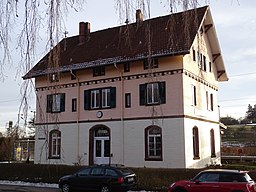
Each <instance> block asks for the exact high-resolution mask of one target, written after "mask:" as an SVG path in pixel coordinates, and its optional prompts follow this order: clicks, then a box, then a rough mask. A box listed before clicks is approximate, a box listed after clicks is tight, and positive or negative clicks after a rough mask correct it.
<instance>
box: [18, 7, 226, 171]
mask: <svg viewBox="0 0 256 192" xmlns="http://www.w3.org/2000/svg"><path fill="white" fill-rule="evenodd" d="M23 78H24V79H30V78H35V85H36V94H37V106H36V107H37V113H36V114H37V117H36V125H37V131H36V138H35V140H36V143H35V145H36V147H35V163H43V164H48V163H49V164H53V163H54V164H81V165H92V164H105V163H115V164H124V165H126V166H130V167H162V168H198V167H205V166H207V165H209V164H219V163H220V128H219V111H218V98H217V92H218V89H219V88H218V87H219V86H218V83H219V82H221V81H227V80H228V78H227V74H226V71H225V66H224V63H223V58H222V55H221V51H220V46H219V43H218V39H217V36H216V31H215V28H214V23H213V20H212V16H211V12H210V9H209V7H208V6H205V7H201V8H197V9H193V10H188V11H185V12H180V13H175V14H171V15H167V16H162V17H158V18H153V19H148V20H143V15H142V13H141V11H140V10H137V12H136V22H135V23H129V24H126V25H123V26H118V27H114V28H109V29H104V30H100V31H95V32H91V31H90V23H88V22H86V23H85V22H81V23H80V24H79V35H77V36H73V37H68V38H64V39H63V40H62V41H61V42H60V43H59V44H58V45H57V46H56V47H55V48H54V49H52V50H51V51H50V52H49V53H48V54H47V55H45V57H43V58H42V59H41V60H40V61H39V62H38V63H37V64H36V65H35V66H34V67H33V68H32V69H31V70H30V71H29V72H28V73H27V74H26V75H25V76H24V77H23Z"/></svg>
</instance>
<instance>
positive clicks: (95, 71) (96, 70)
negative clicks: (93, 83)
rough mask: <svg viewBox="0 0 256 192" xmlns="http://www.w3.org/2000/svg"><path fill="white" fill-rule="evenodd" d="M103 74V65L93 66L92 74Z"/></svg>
mask: <svg viewBox="0 0 256 192" xmlns="http://www.w3.org/2000/svg"><path fill="white" fill-rule="evenodd" d="M102 75H105V67H104V66H98V67H94V68H93V76H94V77H96V76H102Z"/></svg>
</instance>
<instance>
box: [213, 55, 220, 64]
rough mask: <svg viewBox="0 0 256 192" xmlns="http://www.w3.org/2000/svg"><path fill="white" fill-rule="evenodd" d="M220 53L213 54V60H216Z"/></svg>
mask: <svg viewBox="0 0 256 192" xmlns="http://www.w3.org/2000/svg"><path fill="white" fill-rule="evenodd" d="M220 55H221V54H220V53H216V54H213V55H212V58H213V62H215V61H216V59H217V58H218V57H219V56H220Z"/></svg>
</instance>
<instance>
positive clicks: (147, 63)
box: [144, 58, 158, 70]
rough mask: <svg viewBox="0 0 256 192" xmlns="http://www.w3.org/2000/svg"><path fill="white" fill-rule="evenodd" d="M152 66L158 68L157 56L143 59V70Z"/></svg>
mask: <svg viewBox="0 0 256 192" xmlns="http://www.w3.org/2000/svg"><path fill="white" fill-rule="evenodd" d="M153 68H158V59H157V58H153V59H150V58H148V59H145V60H144V70H146V69H153Z"/></svg>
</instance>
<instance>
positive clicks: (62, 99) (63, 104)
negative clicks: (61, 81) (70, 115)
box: [60, 93, 65, 112]
mask: <svg viewBox="0 0 256 192" xmlns="http://www.w3.org/2000/svg"><path fill="white" fill-rule="evenodd" d="M60 111H61V112H64V111H65V93H62V94H61V95H60Z"/></svg>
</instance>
